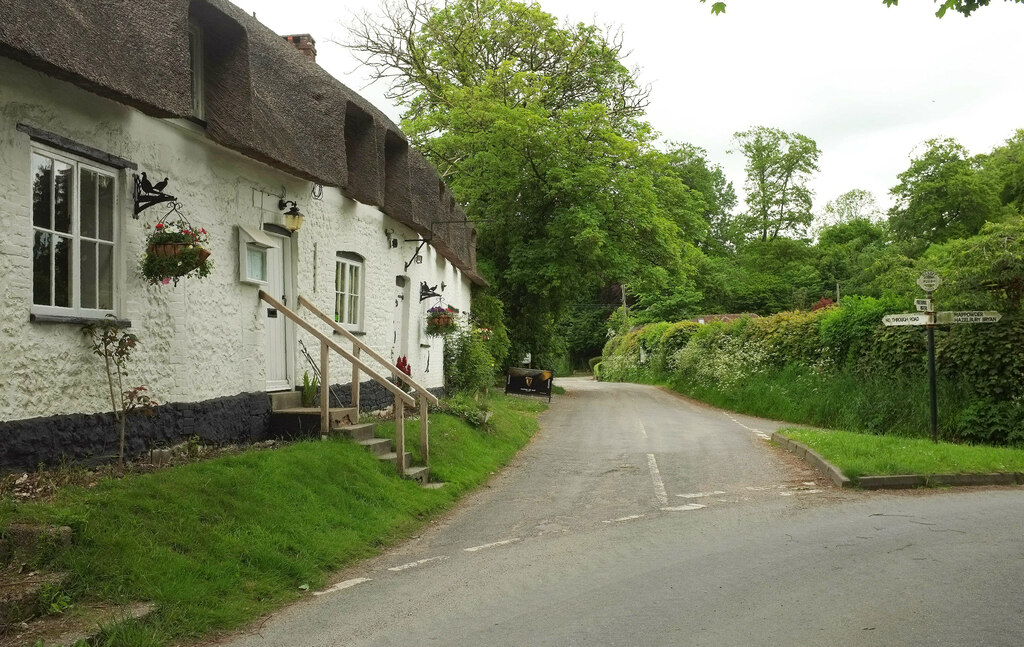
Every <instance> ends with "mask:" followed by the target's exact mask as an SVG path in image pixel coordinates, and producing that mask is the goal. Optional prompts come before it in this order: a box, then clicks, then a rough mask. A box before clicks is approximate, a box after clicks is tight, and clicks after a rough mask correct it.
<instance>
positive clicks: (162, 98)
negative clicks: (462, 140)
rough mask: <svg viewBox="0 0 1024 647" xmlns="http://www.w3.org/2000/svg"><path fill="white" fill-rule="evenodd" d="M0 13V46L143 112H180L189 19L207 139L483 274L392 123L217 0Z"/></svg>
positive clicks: (467, 238) (116, 0) (26, 1)
mask: <svg viewBox="0 0 1024 647" xmlns="http://www.w3.org/2000/svg"><path fill="white" fill-rule="evenodd" d="M0 15H2V16H3V18H2V20H0V55H3V56H7V57H9V58H12V59H15V60H17V61H20V62H22V63H24V64H26V65H28V66H30V67H33V68H35V69H39V70H41V71H43V72H45V73H47V74H49V75H52V76H54V77H56V78H60V79H63V80H66V81H70V82H72V83H75V84H76V85H79V86H81V87H83V88H85V89H87V90H89V91H91V92H94V93H96V94H99V95H102V96H105V97H108V98H111V99H114V100H116V101H119V102H121V103H124V104H127V105H130V106H133V107H135V108H137V109H139V110H141V111H142V112H144V113H146V114H149V115H152V116H154V117H183V118H188V117H190V116H191V112H192V101H191V81H190V78H191V77H190V71H189V51H188V26H189V21H190V20H192V21H193V22H195V23H197V24H199V25H200V27H201V28H202V30H203V41H204V49H205V67H204V74H205V84H206V90H205V102H206V130H207V134H208V136H209V137H210V139H212V140H213V141H216V142H217V143H219V144H221V145H223V146H226V147H228V148H231V149H234V150H236V151H239V152H241V153H243V154H244V155H247V156H249V157H251V158H253V159H257V160H259V161H261V162H264V163H266V164H269V165H271V166H273V167H275V168H279V169H281V170H283V171H286V172H288V173H290V174H293V175H295V176H297V177H301V178H304V179H306V180H309V181H312V182H317V183H319V184H323V185H327V186H337V187H340V189H341V190H342V192H344V193H345V194H346V195H348V196H349V197H351V198H353V199H355V200H358V201H359V202H362V203H364V204H370V205H374V206H377V207H380V208H381V209H382V210H383V211H384V212H385V213H387V214H388V215H389V216H391V217H393V218H395V219H396V220H398V221H399V222H402V223H403V224H406V225H408V226H409V227H411V228H412V229H414V230H415V231H417V232H419V233H421V234H423V235H424V236H427V237H430V238H432V244H433V245H434V246H435V247H436V248H437V249H438V251H440V252H441V253H442V254H443V255H444V256H445V257H446V258H448V259H449V260H451V261H452V262H453V263H454V264H455V265H456V266H457V267H459V269H461V270H462V271H463V272H465V273H466V274H467V275H468V276H469V277H470V278H471V279H472V280H473V281H474V282H477V283H481V282H483V279H482V278H481V277H480V276H479V275H478V274H477V273H476V263H475V251H471V250H470V247H472V241H473V237H474V235H475V234H474V233H473V228H472V226H471V225H469V224H467V225H461V224H457V225H454V226H453V225H452V224H450V223H449V224H437V225H435V224H434V223H435V222H438V221H447V220H452V219H459V220H464V219H465V215H464V214H463V213H462V211H461V209H459V208H458V207H457V206H455V207H454V209H453V205H452V201H451V200H450V199H449V195H450V194H448V193H447V187H444V186H443V183H441V182H440V180H439V178H438V175H437V172H436V171H435V170H434V169H433V168H432V167H431V166H430V165H429V164H428V163H426V161H425V160H423V158H422V156H420V155H419V154H418V153H416V152H415V151H412V150H411V149H409V146H408V141H407V139H406V137H405V135H404V134H403V133H402V132H401V130H399V129H398V127H397V126H396V125H395V124H394V123H393V122H391V120H390V119H388V118H387V117H386V116H385V115H384V114H383V113H382V112H381V111H380V110H378V109H377V108H375V107H374V106H373V105H371V104H370V103H369V102H367V101H366V100H365V99H363V98H362V97H361V96H359V95H358V94H357V93H356V92H353V91H352V90H351V89H350V88H348V87H347V86H345V85H344V84H343V83H341V82H340V81H338V80H337V79H335V78H333V77H332V76H331V75H329V74H328V73H327V72H325V71H324V70H323V69H322V68H320V67H319V66H318V65H316V63H315V62H313V61H312V60H311V59H310V58H309V57H307V56H306V55H304V54H303V53H302V52H300V51H298V50H297V49H296V48H295V47H294V46H292V45H291V44H289V43H288V42H287V41H285V39H284V38H282V37H281V36H278V35H277V34H275V33H274V32H273V31H271V30H270V29H268V28H267V27H265V26H264V25H263V24H261V23H260V22H259V21H257V20H256V19H255V18H253V17H252V16H249V15H248V14H247V13H245V12H244V11H242V10H241V9H239V8H238V7H236V6H235V5H233V4H231V3H230V2H228V1H227V0H48V1H46V2H39V1H38V0H0ZM439 187H443V188H439ZM442 192H444V195H442Z"/></svg>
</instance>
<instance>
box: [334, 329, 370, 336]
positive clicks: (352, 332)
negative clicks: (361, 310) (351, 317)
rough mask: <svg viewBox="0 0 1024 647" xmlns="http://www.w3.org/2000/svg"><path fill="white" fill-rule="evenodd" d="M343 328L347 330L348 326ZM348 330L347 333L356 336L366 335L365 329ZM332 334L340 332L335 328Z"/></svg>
mask: <svg viewBox="0 0 1024 647" xmlns="http://www.w3.org/2000/svg"><path fill="white" fill-rule="evenodd" d="M345 330H348V328H346V329H345ZM348 332H349V334H352V335H355V336H356V337H363V336H365V335H366V331H365V330H348ZM334 334H335V335H340V334H341V333H340V332H338V331H337V330H335V331H334Z"/></svg>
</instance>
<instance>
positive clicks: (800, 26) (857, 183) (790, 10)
mask: <svg viewBox="0 0 1024 647" xmlns="http://www.w3.org/2000/svg"><path fill="white" fill-rule="evenodd" d="M234 2H235V3H236V4H237V5H239V6H240V7H242V8H243V9H245V10H246V11H248V12H250V13H252V12H255V13H256V17H257V18H258V19H259V20H260V21H261V22H262V23H263V24H265V25H267V26H268V27H270V28H271V29H273V30H274V31H276V32H278V33H280V34H289V33H310V34H312V35H313V37H314V38H315V39H316V41H317V51H318V56H317V62H318V63H320V65H321V66H323V67H324V69H326V70H327V71H328V72H330V73H331V74H333V75H334V76H335V77H337V78H339V79H341V80H342V81H343V82H344V83H346V84H347V85H348V86H349V87H351V88H353V89H355V90H357V91H359V92H360V93H361V94H362V95H363V96H364V97H365V98H366V99H367V100H369V101H371V102H372V103H374V104H375V105H376V106H377V107H378V108H380V109H381V110H382V111H383V112H385V113H386V114H388V116H390V117H391V118H392V119H394V121H395V122H396V123H397V122H398V121H399V117H400V113H399V110H398V109H397V108H395V107H394V106H392V105H390V104H389V103H388V102H387V101H386V100H385V99H384V97H383V95H384V88H383V87H378V86H370V87H367V74H366V70H364V69H358V68H357V64H356V62H355V60H354V59H353V58H351V56H349V55H348V53H347V52H346V51H345V50H344V48H342V47H340V46H338V45H335V44H333V43H330V42H328V39H329V38H331V37H335V38H337V39H338V40H343V39H344V37H345V27H344V23H345V22H346V21H347V20H348V19H349V17H350V16H351V15H352V14H353V13H354V12H359V11H361V10H364V9H367V10H371V11H374V10H376V9H377V7H378V6H379V0H347V1H346V2H338V1H337V0H334V1H327V0H289V1H288V2H281V1H280V0H234ZM540 5H541V7H542V8H543V9H544V10H545V11H547V12H548V13H551V14H553V15H555V16H557V17H558V18H561V19H565V18H569V19H571V20H572V21H574V22H577V21H584V22H596V23H597V24H600V25H608V24H611V25H619V26H621V27H622V29H623V32H624V35H625V42H626V48H627V50H629V51H631V54H630V56H629V58H627V59H626V63H627V64H628V65H629V66H631V67H632V66H639V67H640V68H641V72H640V78H641V81H642V82H644V83H649V84H651V86H652V92H651V104H650V107H649V109H648V120H649V121H650V122H651V124H653V126H654V127H655V128H656V129H657V130H658V131H659V132H660V133H661V134H662V137H663V138H664V139H669V140H676V141H685V142H690V143H693V144H696V145H698V146H701V147H703V148H705V149H707V151H708V153H709V156H710V158H711V160H712V161H713V162H716V163H718V164H721V165H722V166H723V167H724V168H725V170H726V173H727V175H728V176H729V179H730V180H732V181H733V183H734V184H735V186H736V188H737V191H739V192H740V194H741V195H742V185H743V179H744V173H743V158H742V156H740V155H739V154H736V153H734V154H727V151H728V150H729V148H730V142H731V139H732V135H733V133H735V132H736V131H739V130H744V129H747V128H749V127H751V126H756V125H763V126H774V127H778V128H782V129H784V130H790V131H797V132H801V133H803V134H805V135H807V136H809V137H811V138H813V139H814V140H815V141H817V143H818V147H819V148H820V149H821V151H822V156H821V159H820V162H819V165H820V167H821V172H820V173H819V174H818V175H817V176H816V178H815V181H814V183H813V185H812V186H813V188H814V189H815V211H816V212H818V211H820V210H821V209H822V208H823V207H824V204H825V202H826V201H828V200H831V199H833V198H835V197H836V196H838V195H840V194H841V193H843V192H845V191H848V190H850V189H853V188H861V189H866V190H869V191H871V192H872V193H874V194H875V197H876V199H877V200H878V202H879V204H880V205H881V206H883V207H887V206H889V204H890V203H891V199H890V197H889V195H888V191H889V189H890V188H891V187H892V186H893V185H895V184H896V182H897V180H896V175H897V174H898V173H900V172H901V171H904V170H906V168H907V166H908V164H909V155H910V153H911V151H912V149H913V148H914V147H915V146H916V145H918V144H919V143H920V142H923V141H924V140H926V139H929V138H932V137H954V138H956V139H958V140H959V141H960V142H961V143H962V144H964V145H965V146H966V147H967V148H968V149H969V150H970V151H971V152H972V153H985V152H988V151H989V150H991V148H992V147H993V146H995V145H997V144H999V143H1002V142H1003V141H1004V140H1005V139H1007V138H1008V137H1010V135H1012V133H1013V131H1014V130H1015V129H1017V128H1024V82H1022V75H1021V73H1020V64H1021V61H1024V37H1022V34H1024V7H1020V6H1018V5H1015V4H1011V3H1004V2H1000V1H999V0H995V1H994V2H993V4H992V5H991V6H989V7H987V8H982V9H981V10H979V11H978V12H976V13H975V14H974V15H973V16H971V17H970V18H964V17H963V16H961V15H960V14H954V13H953V12H950V13H949V14H947V15H946V17H945V18H943V19H941V20H940V19H938V18H936V17H935V16H934V11H935V5H934V4H933V3H932V2H931V1H930V0H903V2H902V3H901V5H900V6H899V7H893V8H886V7H885V6H884V5H883V4H882V2H881V0H729V1H728V12H727V13H726V14H724V15H720V16H712V15H711V13H710V2H709V3H708V4H700V3H699V2H698V1H697V0H668V1H657V0H630V1H627V2H624V1H623V0H586V1H582V0H540ZM739 208H742V204H741V205H739Z"/></svg>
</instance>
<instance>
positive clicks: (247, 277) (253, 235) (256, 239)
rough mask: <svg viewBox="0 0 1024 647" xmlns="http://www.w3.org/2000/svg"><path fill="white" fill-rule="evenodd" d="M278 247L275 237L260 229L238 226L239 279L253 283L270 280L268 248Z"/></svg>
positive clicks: (261, 283)
mask: <svg viewBox="0 0 1024 647" xmlns="http://www.w3.org/2000/svg"><path fill="white" fill-rule="evenodd" d="M271 247H277V243H276V242H274V239H273V238H271V237H270V236H268V235H267V234H265V233H263V232H262V231H260V230H258V229H249V228H248V227H242V226H239V227H238V280H239V281H241V282H242V283H251V284H253V285H267V283H268V282H269V281H270V278H269V271H268V269H267V268H268V261H267V250H269V249H270V248H271Z"/></svg>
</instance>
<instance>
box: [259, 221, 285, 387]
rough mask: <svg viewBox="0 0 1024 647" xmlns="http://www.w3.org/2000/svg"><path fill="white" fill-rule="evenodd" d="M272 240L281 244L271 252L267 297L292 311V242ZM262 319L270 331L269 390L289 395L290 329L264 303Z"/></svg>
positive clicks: (268, 333)
mask: <svg viewBox="0 0 1024 647" xmlns="http://www.w3.org/2000/svg"><path fill="white" fill-rule="evenodd" d="M267 234H268V235H270V236H273V237H274V239H275V240H277V241H279V242H280V245H279V246H278V247H272V248H270V249H269V250H267V251H268V253H267V274H268V277H267V278H268V285H267V294H269V295H270V296H272V297H274V298H275V299H277V300H278V301H280V302H281V303H282V304H284V305H286V306H288V307H289V308H290V307H291V299H289V297H290V296H291V295H290V292H291V280H290V279H291V275H290V271H289V268H291V260H292V259H291V242H292V241H291V239H290V238H287V237H285V236H276V235H274V234H273V233H271V232H267ZM262 305H263V316H264V317H265V318H266V326H267V327H266V331H267V349H266V350H267V390H268V391H288V390H290V389H291V388H292V381H291V358H292V349H291V343H290V340H289V335H290V333H291V326H290V325H289V323H288V318H287V317H285V316H284V314H282V313H280V312H278V311H277V310H276V309H274V308H271V307H270V306H269V305H268V304H266V303H263V304H262Z"/></svg>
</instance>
